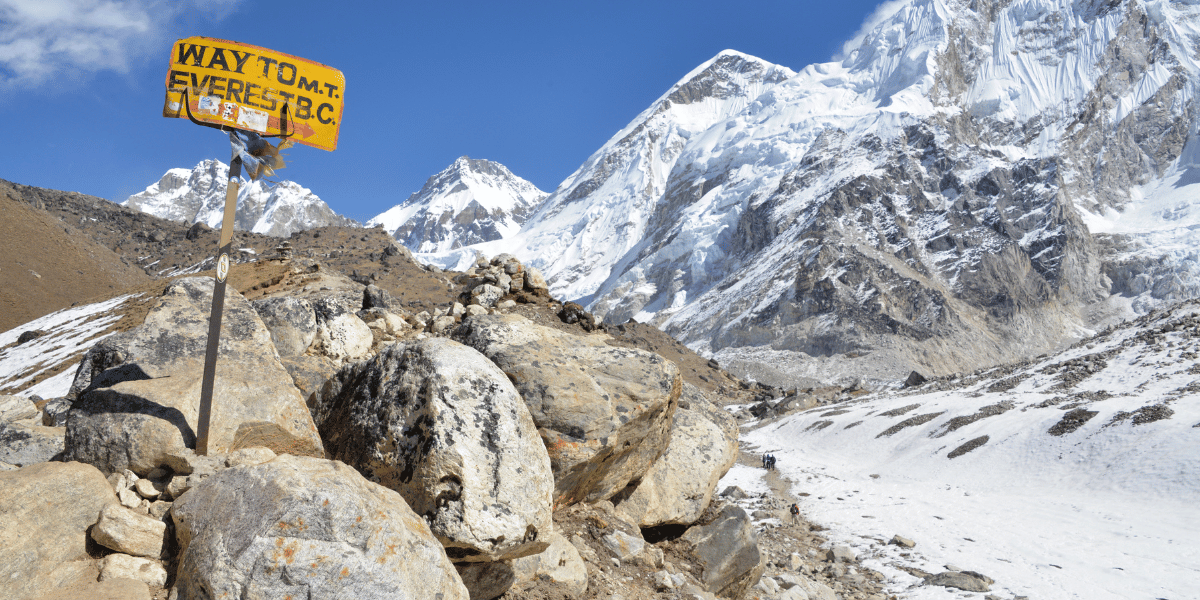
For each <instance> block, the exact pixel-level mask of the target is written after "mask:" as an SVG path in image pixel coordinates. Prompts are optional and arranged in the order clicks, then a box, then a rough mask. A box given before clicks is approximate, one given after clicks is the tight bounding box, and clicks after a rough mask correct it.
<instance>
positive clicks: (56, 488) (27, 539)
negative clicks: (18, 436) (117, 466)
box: [0, 462, 117, 600]
mask: <svg viewBox="0 0 1200 600" xmlns="http://www.w3.org/2000/svg"><path fill="white" fill-rule="evenodd" d="M116 502H117V496H116V494H115V493H114V492H113V488H112V486H111V485H109V484H108V481H106V480H105V479H104V474H103V473H101V472H100V471H99V470H97V469H96V468H95V467H93V466H91V465H85V464H82V463H74V462H72V463H61V462H50V463H40V464H36V465H32V466H28V467H25V468H23V469H18V470H16V471H7V472H0V515H3V517H2V518H0V548H3V550H0V557H2V558H0V598H4V599H6V600H26V599H30V598H37V597H38V596H41V595H43V594H46V593H49V592H51V591H52V590H54V589H56V588H61V587H66V586H72V585H76V584H80V583H84V582H87V581H95V580H96V577H97V575H98V574H99V571H98V566H97V565H96V561H94V560H92V559H91V557H90V556H89V555H88V528H89V527H91V526H92V525H93V524H94V523H95V522H96V520H97V518H98V517H99V515H100V511H101V510H102V509H103V508H104V507H105V506H106V505H109V504H115V503H116Z"/></svg>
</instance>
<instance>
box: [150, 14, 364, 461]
mask: <svg viewBox="0 0 1200 600" xmlns="http://www.w3.org/2000/svg"><path fill="white" fill-rule="evenodd" d="M345 89H346V79H345V77H343V76H342V72H341V71H339V70H337V69H333V68H330V67H327V66H325V65H322V64H320V63H315V62H313V61H311V60H306V59H303V58H299V57H297V56H292V55H290V54H283V53H282V52H275V51H274V50H268V49H266V48H260V47H258V46H251V45H249V44H241V43H238V42H230V41H226V40H219V39H216V38H208V37H190V38H186V39H182V40H178V41H176V42H175V45H174V46H173V47H172V48H171V63H170V68H169V69H168V70H167V100H166V103H165V104H164V105H163V116H164V117H171V118H181V119H189V120H191V121H193V122H196V123H199V124H201V125H206V126H209V127H216V128H218V129H221V130H223V131H228V132H229V140H230V144H231V145H232V146H233V158H232V159H231V160H230V161H229V183H228V186H227V187H226V188H225V213H224V215H223V218H222V220H221V239H220V241H219V242H218V246H217V260H216V263H217V265H216V266H217V270H216V271H217V272H216V282H215V284H214V286H213V300H212V311H211V313H210V316H209V320H208V346H207V348H206V350H205V355H204V373H203V375H202V377H203V379H202V381H201V384H200V407H199V413H198V415H197V421H196V453H197V454H201V455H206V454H208V434H209V421H210V417H211V414H212V397H213V387H214V382H215V379H216V371H217V354H218V350H219V346H220V338H221V314H222V312H223V311H224V308H225V284H226V280H227V279H228V277H229V267H230V259H229V255H230V250H231V249H232V247H233V222H234V213H235V212H236V211H237V196H238V182H239V179H240V176H241V171H242V163H243V158H244V160H245V161H249V162H250V163H253V164H256V165H260V166H259V167H255V168H254V169H252V170H251V172H250V176H251V178H254V177H257V176H258V175H259V174H260V173H262V172H263V170H262V169H261V165H263V164H264V161H265V159H271V160H270V161H268V162H266V163H265V164H267V165H268V166H269V167H274V168H280V163H277V162H276V161H274V160H273V159H275V158H278V152H277V151H278V150H279V149H282V148H283V147H285V145H286V144H281V145H280V146H279V147H278V148H276V147H274V146H271V144H269V143H267V142H266V141H264V140H263V139H262V138H263V137H281V138H286V139H287V140H289V142H288V143H290V142H292V141H294V142H299V143H301V144H305V145H307V146H312V147H314V148H320V149H322V150H335V149H337V141H338V127H339V124H340V123H341V120H342V104H343V100H342V96H343V94H344V93H345ZM266 172H267V173H271V172H272V171H271V169H270V168H267V169H266Z"/></svg>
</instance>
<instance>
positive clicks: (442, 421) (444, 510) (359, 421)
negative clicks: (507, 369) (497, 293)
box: [313, 338, 554, 562]
mask: <svg viewBox="0 0 1200 600" xmlns="http://www.w3.org/2000/svg"><path fill="white" fill-rule="evenodd" d="M313 413H314V415H315V419H316V421H317V423H318V426H319V428H320V431H321V435H322V438H323V439H324V440H325V442H326V448H328V451H329V453H330V456H331V457H333V458H336V459H339V460H343V461H345V462H346V463H348V464H350V465H353V466H354V467H356V468H358V469H359V470H360V471H362V472H363V473H364V474H365V475H366V476H367V477H369V478H370V479H372V480H373V481H376V482H378V483H380V484H382V485H384V486H386V487H389V488H391V489H394V490H396V491H398V492H400V494H401V495H402V496H403V497H404V498H405V500H407V501H408V504H409V506H411V507H412V509H413V510H414V511H416V512H417V514H420V515H421V516H423V517H424V518H425V519H426V520H427V521H428V523H429V526H430V529H432V530H433V533H434V535H436V536H437V538H438V539H439V540H440V541H441V542H442V544H444V545H445V546H446V553H447V554H448V555H449V556H450V558H451V559H452V560H454V561H460V562H492V561H499V560H506V559H511V558H518V557H521V556H526V555H529V554H534V553H537V552H540V551H542V550H543V549H545V548H546V545H547V542H546V541H545V540H542V539H540V536H541V534H542V533H543V532H548V531H550V529H551V521H550V516H551V514H550V513H551V493H552V492H553V489H554V479H553V475H552V473H551V470H550V459H549V457H548V456H547V454H546V449H545V447H544V446H543V445H542V441H541V439H540V438H539V437H538V434H537V429H536V427H535V426H534V422H533V419H532V418H531V417H530V416H529V409H528V408H526V406H525V404H524V403H523V402H522V401H521V397H520V396H519V395H518V394H517V390H516V389H515V388H514V387H513V385H512V383H511V382H510V381H509V380H508V378H506V377H505V374H504V373H503V372H501V371H500V369H498V368H497V367H496V365H494V364H492V363H491V362H490V361H488V360H487V358H486V357H484V356H483V355H481V354H480V353H479V352H478V351H476V350H474V349H472V348H469V347H467V346H464V345H462V344H459V343H458V342H454V341H452V340H449V339H445V338H432V339H427V340H421V341H416V342H412V343H407V344H395V345H393V346H390V347H388V348H387V349H385V350H384V351H383V352H381V353H380V354H379V355H378V356H376V357H375V358H373V359H371V360H369V361H364V362H361V363H357V364H354V365H351V366H349V367H346V368H345V369H343V370H342V371H340V372H339V373H338V374H337V375H336V376H335V377H334V378H333V379H331V380H330V381H329V382H328V383H327V384H326V385H325V386H324V388H323V389H322V391H321V392H320V394H319V398H318V399H317V401H316V402H315V404H314V410H313Z"/></svg>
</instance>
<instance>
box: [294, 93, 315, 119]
mask: <svg viewBox="0 0 1200 600" xmlns="http://www.w3.org/2000/svg"><path fill="white" fill-rule="evenodd" d="M296 118H297V119H301V120H308V119H311V118H312V99H311V98H308V97H307V96H296Z"/></svg>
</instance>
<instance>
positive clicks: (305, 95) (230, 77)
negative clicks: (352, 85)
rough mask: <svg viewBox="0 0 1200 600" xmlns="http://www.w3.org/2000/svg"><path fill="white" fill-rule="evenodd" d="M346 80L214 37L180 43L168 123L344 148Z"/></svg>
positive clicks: (174, 56)
mask: <svg viewBox="0 0 1200 600" xmlns="http://www.w3.org/2000/svg"><path fill="white" fill-rule="evenodd" d="M345 89H346V79H345V77H344V76H343V75H342V72H341V71H339V70H337V69H334V68H332V67H327V66H325V65H322V64H320V63H316V62H313V61H311V60H307V59H304V58H300V57H297V56H292V55H290V54H284V53H282V52H276V51H274V50H268V49H266V48H260V47H258V46H251V45H249V44H242V43H239V42H230V41H226V40H219V39H216V38H209V37H190V38H185V39H182V40H178V41H176V42H175V45H174V46H173V47H172V49H171V63H170V69H168V71H167V99H166V103H165V104H164V105H163V116H164V117H176V118H183V119H187V118H191V119H192V120H194V121H199V122H201V123H204V124H208V125H213V126H218V127H226V128H231V129H242V130H245V131H253V132H255V133H258V134H259V135H261V136H285V137H289V138H290V139H291V140H293V141H295V142H298V143H301V144H305V145H308V146H312V147H314V148H320V149H322V150H334V149H336V148H337V141H338V127H339V124H340V123H341V121H342V105H343V96H344V94H345Z"/></svg>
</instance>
